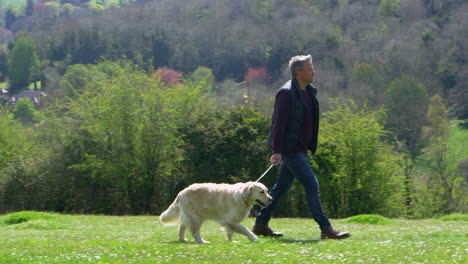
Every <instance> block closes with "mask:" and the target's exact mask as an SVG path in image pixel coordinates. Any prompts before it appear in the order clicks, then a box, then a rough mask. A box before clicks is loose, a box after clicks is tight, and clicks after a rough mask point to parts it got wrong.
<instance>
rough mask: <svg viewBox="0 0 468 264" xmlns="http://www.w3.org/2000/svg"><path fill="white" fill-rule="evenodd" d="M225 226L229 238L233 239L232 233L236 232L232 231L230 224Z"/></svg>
mask: <svg viewBox="0 0 468 264" xmlns="http://www.w3.org/2000/svg"><path fill="white" fill-rule="evenodd" d="M224 228H225V229H226V234H227V239H228V240H229V241H232V235H233V234H234V231H232V229H231V228H230V227H229V226H228V225H224Z"/></svg>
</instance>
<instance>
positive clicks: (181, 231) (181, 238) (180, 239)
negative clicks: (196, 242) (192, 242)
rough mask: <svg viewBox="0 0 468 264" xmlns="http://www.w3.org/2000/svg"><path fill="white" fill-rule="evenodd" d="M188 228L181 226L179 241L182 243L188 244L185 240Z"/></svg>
mask: <svg viewBox="0 0 468 264" xmlns="http://www.w3.org/2000/svg"><path fill="white" fill-rule="evenodd" d="M186 229H187V227H185V225H184V224H180V226H179V241H181V242H187V239H185V230H186Z"/></svg>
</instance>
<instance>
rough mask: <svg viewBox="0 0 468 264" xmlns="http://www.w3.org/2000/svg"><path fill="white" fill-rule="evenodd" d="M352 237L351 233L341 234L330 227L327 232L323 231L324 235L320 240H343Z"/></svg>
mask: <svg viewBox="0 0 468 264" xmlns="http://www.w3.org/2000/svg"><path fill="white" fill-rule="evenodd" d="M350 236H351V234H350V233H349V232H342V233H340V231H338V230H335V229H333V228H332V227H330V228H328V229H325V230H323V231H322V234H321V235H320V238H321V239H326V238H330V239H343V238H348V237H350Z"/></svg>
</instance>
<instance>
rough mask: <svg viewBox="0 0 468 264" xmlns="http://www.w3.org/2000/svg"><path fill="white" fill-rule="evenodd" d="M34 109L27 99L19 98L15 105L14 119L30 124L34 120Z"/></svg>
mask: <svg viewBox="0 0 468 264" xmlns="http://www.w3.org/2000/svg"><path fill="white" fill-rule="evenodd" d="M35 112H36V108H35V106H34V104H33V103H32V102H31V101H30V100H29V99H28V98H25V97H24V98H21V99H19V100H18V102H17V103H16V105H15V109H14V110H13V115H14V117H15V118H16V119H19V120H21V121H23V122H32V121H33V120H34V114H35Z"/></svg>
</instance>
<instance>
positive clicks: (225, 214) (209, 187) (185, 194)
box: [159, 182, 272, 243]
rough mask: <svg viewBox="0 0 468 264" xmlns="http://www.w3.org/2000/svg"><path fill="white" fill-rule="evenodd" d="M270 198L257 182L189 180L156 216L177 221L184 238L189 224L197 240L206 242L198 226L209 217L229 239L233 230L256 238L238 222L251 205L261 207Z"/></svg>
mask: <svg viewBox="0 0 468 264" xmlns="http://www.w3.org/2000/svg"><path fill="white" fill-rule="evenodd" d="M271 201H272V198H271V196H270V195H269V194H268V190H267V188H266V187H265V185H263V184H261V183H259V182H247V183H236V184H215V183H199V184H192V185H190V186H188V187H187V188H185V189H184V190H182V191H181V192H179V194H178V195H177V198H176V199H175V200H174V202H173V203H172V204H171V205H170V206H169V208H167V209H166V211H164V212H163V213H162V214H161V216H160V217H159V220H160V222H161V223H162V224H164V225H168V224H171V223H172V224H174V223H178V224H179V240H180V241H187V240H186V239H185V230H186V229H187V228H188V229H189V231H190V232H191V233H192V236H193V238H195V240H196V242H198V243H209V242H207V241H205V240H203V239H202V238H201V236H200V227H201V225H202V224H203V222H204V221H205V220H208V219H211V220H215V221H217V222H218V223H219V224H220V225H222V226H224V227H225V229H226V232H227V238H228V240H232V235H233V232H237V233H241V234H244V235H245V236H247V237H248V238H249V239H250V240H251V241H257V240H258V238H257V237H256V236H255V234H253V233H252V232H251V231H250V230H249V229H247V228H246V227H245V226H243V225H241V224H240V222H241V221H242V220H244V219H245V218H246V217H247V216H248V214H249V212H250V209H251V208H252V206H253V205H255V204H258V205H260V206H262V207H264V206H266V205H268V204H269V203H270V202H271Z"/></svg>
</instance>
